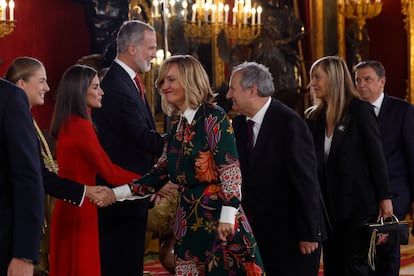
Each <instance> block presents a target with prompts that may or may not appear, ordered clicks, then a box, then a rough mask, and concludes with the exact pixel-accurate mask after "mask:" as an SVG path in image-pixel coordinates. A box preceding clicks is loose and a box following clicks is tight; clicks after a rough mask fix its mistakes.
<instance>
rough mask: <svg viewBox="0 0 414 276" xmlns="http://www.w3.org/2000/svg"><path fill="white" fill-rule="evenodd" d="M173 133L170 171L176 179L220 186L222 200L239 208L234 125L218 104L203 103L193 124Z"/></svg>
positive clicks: (185, 183) (189, 183) (192, 184)
mask: <svg viewBox="0 0 414 276" xmlns="http://www.w3.org/2000/svg"><path fill="white" fill-rule="evenodd" d="M181 127H182V129H179V130H178V131H177V130H176V129H175V131H176V132H175V133H176V134H175V135H171V137H170V142H171V144H170V147H169V150H168V153H169V154H168V160H169V163H168V164H169V165H168V166H169V172H170V174H171V175H170V176H171V177H172V179H173V182H176V183H180V184H181V185H183V187H184V188H185V189H186V188H194V187H196V186H200V188H202V189H205V188H206V185H217V186H218V187H217V188H213V187H209V191H210V192H211V191H212V189H213V190H216V189H217V191H216V192H217V194H218V196H219V197H220V199H221V201H222V204H223V205H227V206H232V207H235V208H238V206H239V204H240V200H241V192H240V187H241V172H240V165H239V160H238V154H237V148H236V143H235V137H234V133H233V128H232V126H231V123H230V121H229V118H228V116H227V114H226V113H225V112H224V110H223V109H221V108H220V107H218V106H215V105H203V106H201V107H200V108H199V109H198V111H197V113H196V114H195V116H194V119H193V121H192V122H191V123H190V124H186V125H184V126H181Z"/></svg>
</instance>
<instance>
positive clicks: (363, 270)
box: [323, 221, 370, 276]
mask: <svg viewBox="0 0 414 276" xmlns="http://www.w3.org/2000/svg"><path fill="white" fill-rule="evenodd" d="M332 229H333V233H331V234H330V235H328V239H327V240H326V241H325V242H324V245H323V262H324V264H323V266H324V275H325V276H368V275H369V271H370V268H369V266H368V262H367V260H368V258H367V257H368V248H369V233H368V231H367V229H366V228H365V227H363V223H361V222H354V221H344V222H340V223H338V222H332Z"/></svg>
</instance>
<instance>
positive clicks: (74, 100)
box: [49, 65, 140, 276]
mask: <svg viewBox="0 0 414 276" xmlns="http://www.w3.org/2000/svg"><path fill="white" fill-rule="evenodd" d="M103 94H104V93H103V91H102V89H101V87H100V84H99V79H98V74H97V72H96V70H95V69H93V68H91V67H89V66H84V65H74V66H72V67H70V68H69V69H68V70H67V71H66V72H65V73H64V75H63V77H62V79H61V81H60V84H59V88H58V93H57V98H56V104H55V110H54V113H53V117H52V122H51V133H52V136H54V137H55V138H56V139H57V144H56V157H57V163H58V166H59V175H60V176H62V177H66V178H69V179H71V180H74V181H76V182H80V183H85V184H86V185H92V186H95V185H96V176H97V175H98V174H99V175H100V176H102V177H103V178H104V179H105V180H106V181H107V182H109V183H111V184H113V185H117V186H118V185H121V184H125V183H128V182H131V180H133V179H136V178H139V177H140V175H138V174H135V173H133V172H130V171H127V170H124V169H122V168H121V167H119V166H117V165H114V164H113V163H112V162H111V160H110V159H109V157H108V156H107V154H106V153H105V151H104V150H103V148H102V146H101V145H100V143H99V141H98V138H97V135H96V130H95V128H94V125H93V123H92V120H91V117H90V109H91V108H100V107H101V106H102V105H101V100H102V95H103ZM114 254H116V252H114ZM49 275H50V276H69V275H71V276H82V275H85V276H100V275H101V271H100V257H99V236H98V215H97V208H96V206H95V205H94V204H92V203H91V202H90V201H88V200H86V201H84V202H83V204H82V205H81V207H77V206H74V205H72V204H70V203H68V202H65V201H63V200H57V201H56V203H55V208H54V211H53V217H52V224H51V238H50V273H49Z"/></svg>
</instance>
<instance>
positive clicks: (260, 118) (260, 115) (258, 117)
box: [246, 97, 272, 125]
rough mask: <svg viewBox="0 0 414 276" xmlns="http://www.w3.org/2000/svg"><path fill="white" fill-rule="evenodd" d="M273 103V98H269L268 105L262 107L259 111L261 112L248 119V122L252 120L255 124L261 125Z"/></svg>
mask: <svg viewBox="0 0 414 276" xmlns="http://www.w3.org/2000/svg"><path fill="white" fill-rule="evenodd" d="M271 101H272V98H271V97H269V98H268V99H267V101H266V103H265V104H264V105H263V106H262V108H260V109H259V111H257V112H256V114H254V116H253V117H251V118H250V117H246V120H252V121H253V122H254V123H255V124H259V125H261V124H262V122H263V118H264V116H265V114H266V111H267V109H268V108H269V105H270V102H271Z"/></svg>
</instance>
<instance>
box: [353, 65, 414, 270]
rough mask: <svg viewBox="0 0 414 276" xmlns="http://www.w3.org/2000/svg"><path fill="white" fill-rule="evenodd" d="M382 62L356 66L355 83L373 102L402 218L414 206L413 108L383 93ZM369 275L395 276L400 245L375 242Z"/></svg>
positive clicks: (359, 91) (395, 209) (395, 207)
mask: <svg viewBox="0 0 414 276" xmlns="http://www.w3.org/2000/svg"><path fill="white" fill-rule="evenodd" d="M385 81H386V77H385V69H384V66H383V65H382V64H381V63H380V62H379V61H376V60H368V61H362V62H360V63H358V64H357V65H356V66H355V84H356V88H357V91H358V93H359V95H360V96H361V98H362V99H363V100H365V101H367V102H369V103H371V105H373V107H374V111H375V114H376V115H377V118H378V124H379V127H380V131H381V140H382V146H383V149H384V154H385V158H386V161H387V166H388V176H389V180H390V182H389V183H390V188H391V191H392V192H393V194H394V198H393V199H392V203H393V207H394V214H395V215H396V216H397V217H398V219H400V220H403V219H405V217H406V215H407V214H408V213H409V212H410V209H411V208H413V207H414V170H413V168H414V143H413V137H414V108H413V105H412V104H410V103H408V102H406V101H404V100H402V99H399V98H396V97H391V96H388V95H387V94H385V93H384V86H385ZM376 250H377V257H376V264H375V271H374V272H372V275H378V276H379V275H381V276H398V275H399V271H400V245H399V244H395V245H381V246H377V249H376Z"/></svg>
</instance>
